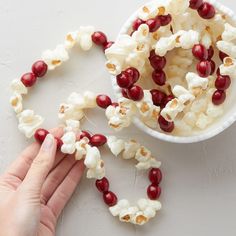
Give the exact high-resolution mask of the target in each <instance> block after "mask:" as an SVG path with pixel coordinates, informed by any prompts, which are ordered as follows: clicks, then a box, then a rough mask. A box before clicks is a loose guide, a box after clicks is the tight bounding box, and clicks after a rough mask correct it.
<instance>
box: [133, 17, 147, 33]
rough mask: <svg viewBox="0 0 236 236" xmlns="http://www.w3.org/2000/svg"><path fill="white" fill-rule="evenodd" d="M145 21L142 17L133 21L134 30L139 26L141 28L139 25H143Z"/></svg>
mask: <svg viewBox="0 0 236 236" xmlns="http://www.w3.org/2000/svg"><path fill="white" fill-rule="evenodd" d="M144 23H145V21H143V20H141V19H139V18H138V19H136V20H135V21H134V23H133V30H134V31H136V30H138V28H139V26H140V25H142V24H144Z"/></svg>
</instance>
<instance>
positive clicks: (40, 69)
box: [32, 61, 48, 78]
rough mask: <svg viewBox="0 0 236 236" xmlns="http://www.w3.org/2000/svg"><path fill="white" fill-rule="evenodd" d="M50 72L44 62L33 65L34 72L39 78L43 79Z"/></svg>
mask: <svg viewBox="0 0 236 236" xmlns="http://www.w3.org/2000/svg"><path fill="white" fill-rule="evenodd" d="M47 70H48V65H47V64H46V63H45V62H44V61H36V62H35V63H34V64H33V65H32V72H33V73H34V74H35V75H36V76H37V77H39V78H40V77H43V76H44V75H45V74H46V73H47Z"/></svg>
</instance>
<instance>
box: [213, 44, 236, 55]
mask: <svg viewBox="0 0 236 236" xmlns="http://www.w3.org/2000/svg"><path fill="white" fill-rule="evenodd" d="M216 46H217V48H218V49H219V50H220V51H222V52H224V53H226V54H227V55H229V56H230V57H232V58H236V46H235V44H234V43H231V42H226V41H218V42H217V44H216Z"/></svg>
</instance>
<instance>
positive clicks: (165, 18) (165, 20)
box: [157, 14, 172, 26]
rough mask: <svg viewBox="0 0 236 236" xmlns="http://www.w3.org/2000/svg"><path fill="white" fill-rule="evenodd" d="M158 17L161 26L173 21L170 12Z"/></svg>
mask: <svg viewBox="0 0 236 236" xmlns="http://www.w3.org/2000/svg"><path fill="white" fill-rule="evenodd" d="M157 18H158V19H159V21H160V25H161V26H166V25H169V24H170V22H171V21H172V17H171V15H170V14H168V15H161V16H158V17H157Z"/></svg>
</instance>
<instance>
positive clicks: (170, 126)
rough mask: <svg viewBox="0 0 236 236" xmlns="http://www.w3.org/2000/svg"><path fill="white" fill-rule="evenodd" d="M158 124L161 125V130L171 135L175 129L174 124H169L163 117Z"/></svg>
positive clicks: (160, 117)
mask: <svg viewBox="0 0 236 236" xmlns="http://www.w3.org/2000/svg"><path fill="white" fill-rule="evenodd" d="M158 123H159V125H160V128H161V129H162V130H163V131H165V132H167V133H171V132H172V131H173V130H174V128H175V125H174V122H169V121H167V120H165V119H164V117H162V116H159V118H158Z"/></svg>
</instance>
